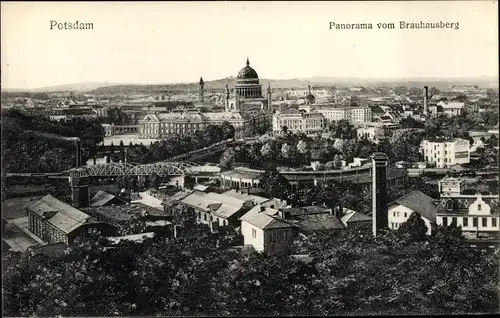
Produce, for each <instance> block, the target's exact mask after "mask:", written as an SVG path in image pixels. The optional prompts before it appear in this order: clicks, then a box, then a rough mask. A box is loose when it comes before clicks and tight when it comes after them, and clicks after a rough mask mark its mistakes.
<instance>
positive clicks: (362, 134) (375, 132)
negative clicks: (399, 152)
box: [356, 127, 385, 142]
mask: <svg viewBox="0 0 500 318" xmlns="http://www.w3.org/2000/svg"><path fill="white" fill-rule="evenodd" d="M356 133H357V136H358V139H363V138H365V139H368V140H370V141H374V142H378V141H379V140H380V139H382V138H384V137H385V131H384V129H383V128H380V127H362V128H358V129H357V131H356Z"/></svg>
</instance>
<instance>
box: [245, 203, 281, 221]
mask: <svg viewBox="0 0 500 318" xmlns="http://www.w3.org/2000/svg"><path fill="white" fill-rule="evenodd" d="M261 208H264V211H262V209H261ZM278 212H279V211H278V210H277V209H272V208H269V207H263V206H261V205H256V206H254V207H253V208H251V209H250V210H249V211H248V212H247V213H245V214H244V215H243V216H242V217H240V220H242V221H246V219H247V218H250V217H252V216H254V215H257V214H266V215H269V216H274V215H277V214H278Z"/></svg>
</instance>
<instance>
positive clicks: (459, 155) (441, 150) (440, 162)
mask: <svg viewBox="0 0 500 318" xmlns="http://www.w3.org/2000/svg"><path fill="white" fill-rule="evenodd" d="M420 151H421V153H422V155H423V157H424V158H423V159H424V161H426V162H428V163H431V164H435V165H436V167H437V168H446V167H449V166H453V165H456V164H465V163H469V162H470V143H469V141H468V140H465V139H459V138H456V139H452V140H444V139H442V140H434V141H431V140H423V141H422V143H421V147H420Z"/></svg>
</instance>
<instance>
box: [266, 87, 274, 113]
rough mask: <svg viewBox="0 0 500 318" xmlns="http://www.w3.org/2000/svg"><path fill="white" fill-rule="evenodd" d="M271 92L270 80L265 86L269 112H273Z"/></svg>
mask: <svg viewBox="0 0 500 318" xmlns="http://www.w3.org/2000/svg"><path fill="white" fill-rule="evenodd" d="M272 94H273V93H272V89H271V82H269V85H268V86H267V111H268V112H271V113H272V112H273V104H272Z"/></svg>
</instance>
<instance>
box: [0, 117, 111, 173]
mask: <svg viewBox="0 0 500 318" xmlns="http://www.w3.org/2000/svg"><path fill="white" fill-rule="evenodd" d="M1 129H2V164H3V169H5V170H7V171H8V172H59V171H62V170H66V169H69V168H72V167H74V166H75V162H76V152H75V145H74V143H73V142H69V141H66V140H64V139H62V138H58V137H54V136H53V135H50V136H49V135H48V134H54V135H57V136H60V137H79V138H80V139H81V148H82V159H83V161H84V162H85V161H86V160H87V159H88V158H90V157H91V155H92V154H93V153H94V152H95V145H96V143H99V142H101V141H102V140H103V135H104V131H103V128H102V127H101V125H100V124H99V123H98V122H95V121H87V120H84V119H79V118H75V119H73V120H71V121H68V122H66V123H63V122H51V121H49V120H48V119H45V118H41V117H30V116H26V115H24V114H22V113H21V112H18V111H14V110H10V111H5V112H2V127H1ZM20 158H22V160H19V159H20Z"/></svg>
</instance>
